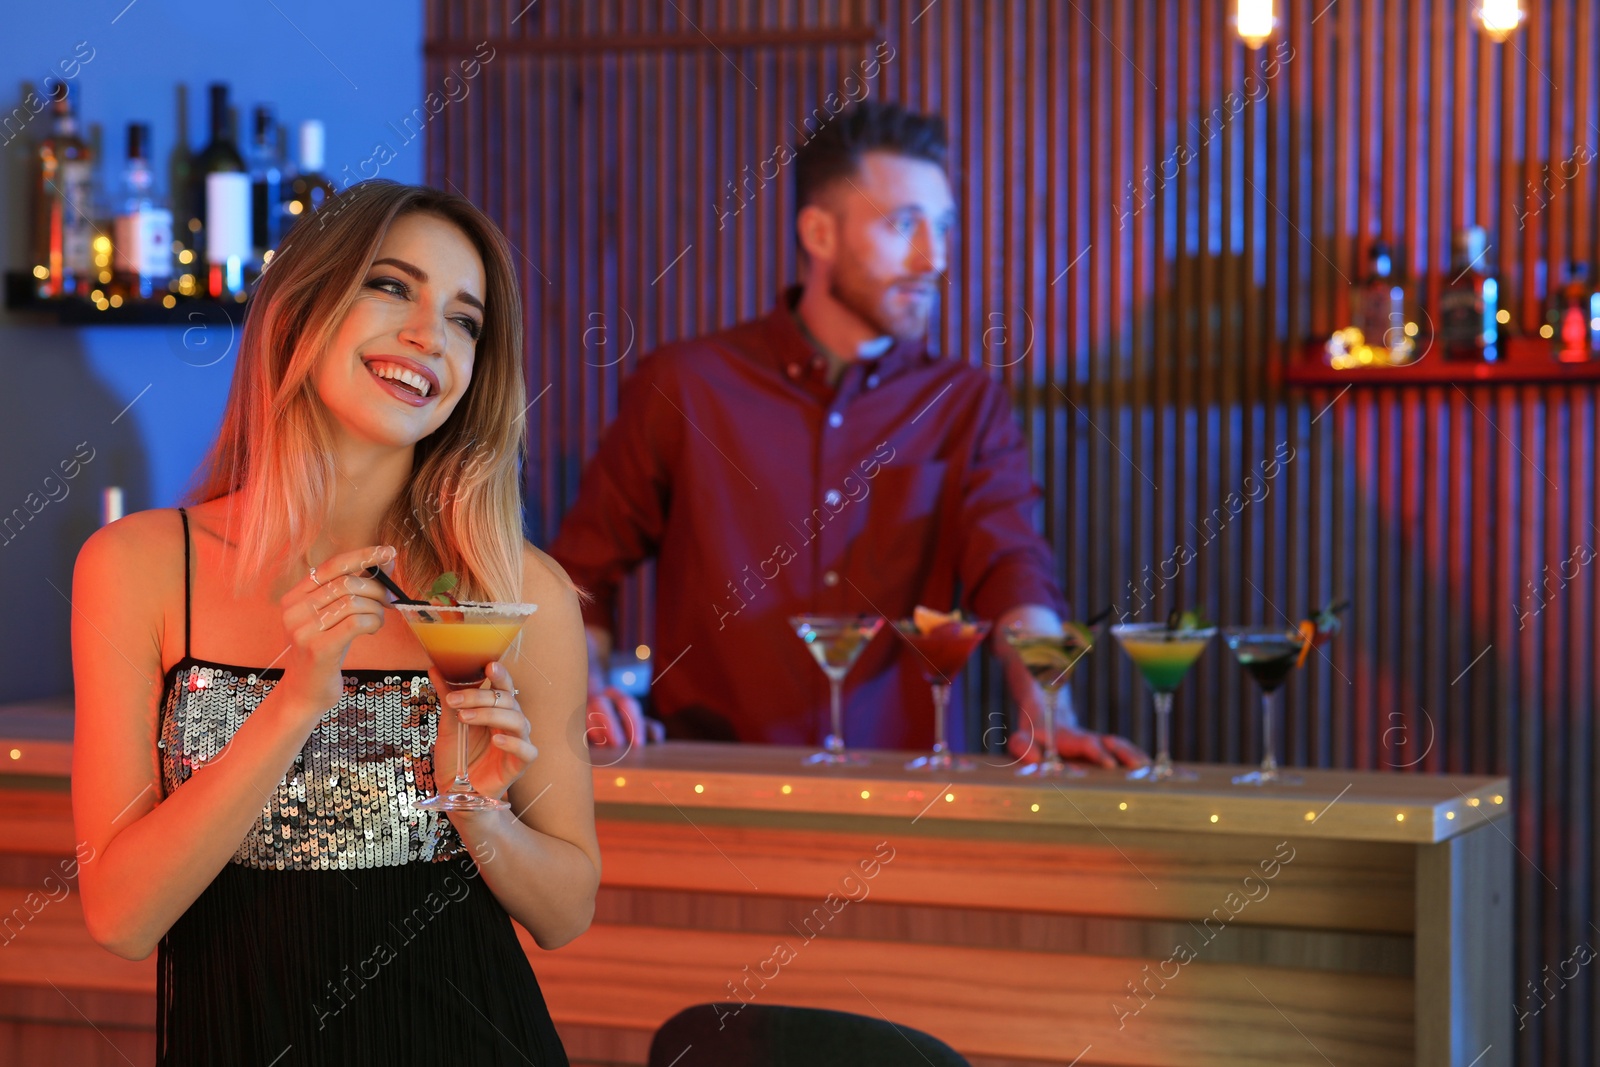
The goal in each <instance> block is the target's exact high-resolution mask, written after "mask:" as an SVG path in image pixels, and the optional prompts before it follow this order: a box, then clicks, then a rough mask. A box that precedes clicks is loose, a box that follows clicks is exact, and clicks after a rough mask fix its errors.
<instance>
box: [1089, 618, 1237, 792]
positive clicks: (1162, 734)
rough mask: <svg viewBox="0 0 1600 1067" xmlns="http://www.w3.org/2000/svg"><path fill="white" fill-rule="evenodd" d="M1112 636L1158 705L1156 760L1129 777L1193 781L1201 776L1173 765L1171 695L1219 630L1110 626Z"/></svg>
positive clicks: (1139, 624)
mask: <svg viewBox="0 0 1600 1067" xmlns="http://www.w3.org/2000/svg"><path fill="white" fill-rule="evenodd" d="M1111 633H1112V634H1113V635H1114V636H1115V637H1116V639H1117V641H1118V642H1119V643H1120V644H1121V645H1122V651H1124V652H1126V653H1127V654H1128V658H1129V659H1131V660H1133V665H1134V666H1135V667H1137V668H1139V673H1140V674H1141V675H1143V676H1144V682H1145V684H1146V685H1148V686H1149V687H1150V693H1151V695H1152V697H1153V698H1154V700H1155V706H1156V761H1155V762H1154V763H1152V764H1150V766H1148V767H1140V768H1138V769H1137V770H1133V771H1129V772H1128V777H1129V778H1131V779H1134V780H1135V781H1139V780H1143V781H1146V782H1164V781H1168V780H1172V781H1180V782H1192V781H1194V780H1195V779H1197V778H1199V777H1200V776H1199V775H1198V774H1196V773H1195V772H1194V771H1191V770H1188V769H1186V768H1182V767H1174V766H1173V765H1172V753H1171V750H1170V749H1171V736H1170V735H1171V724H1170V719H1171V717H1172V693H1173V691H1174V690H1175V689H1177V688H1178V686H1179V684H1180V683H1182V681H1183V679H1184V676H1185V675H1187V674H1188V673H1189V668H1190V667H1192V666H1194V661H1195V660H1197V659H1199V658H1200V653H1202V652H1204V651H1205V650H1206V643H1207V642H1208V641H1210V640H1211V639H1212V638H1213V637H1215V636H1216V634H1217V628H1216V627H1215V626H1208V627H1205V628H1204V629H1198V630H1186V629H1182V628H1179V629H1176V630H1169V629H1167V626H1166V624H1165V623H1160V622H1125V623H1118V624H1117V625H1115V626H1113V627H1111Z"/></svg>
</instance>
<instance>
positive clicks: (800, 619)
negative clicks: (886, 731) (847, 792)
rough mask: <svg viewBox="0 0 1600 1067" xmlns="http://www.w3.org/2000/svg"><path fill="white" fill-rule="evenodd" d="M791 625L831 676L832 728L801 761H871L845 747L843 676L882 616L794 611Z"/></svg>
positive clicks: (862, 763) (861, 763)
mask: <svg viewBox="0 0 1600 1067" xmlns="http://www.w3.org/2000/svg"><path fill="white" fill-rule="evenodd" d="M789 625H790V626H793V627H794V632H795V634H796V636H798V637H799V638H800V640H802V641H804V642H805V643H806V651H808V652H810V653H811V657H812V658H813V659H815V660H816V661H817V666H819V667H821V668H822V673H823V674H826V675H827V676H828V689H829V693H828V695H829V697H830V710H831V711H832V714H833V719H832V725H833V731H832V732H831V733H829V734H828V736H827V739H826V740H824V741H823V751H821V752H813V753H812V754H811V755H809V756H807V757H806V758H805V759H804V760H802V761H801V762H803V763H807V764H815V763H823V764H827V765H828V766H830V767H837V766H840V765H850V766H854V767H862V766H865V765H866V764H868V763H870V762H871V761H870V760H868V759H867V757H865V756H863V755H861V754H860V753H856V752H846V751H845V750H844V709H843V707H842V706H841V693H842V691H843V689H844V676H845V675H847V674H849V673H850V668H851V667H853V666H855V663H856V660H857V659H858V658H860V656H861V651H862V649H864V648H866V647H867V643H868V642H870V641H871V640H872V639H873V638H874V637H876V636H877V634H878V630H879V629H880V628H882V626H883V619H881V618H879V617H878V616H876V615H792V616H790V618H789Z"/></svg>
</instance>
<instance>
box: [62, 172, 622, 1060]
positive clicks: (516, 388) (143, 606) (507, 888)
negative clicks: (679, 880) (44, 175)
mask: <svg viewBox="0 0 1600 1067" xmlns="http://www.w3.org/2000/svg"><path fill="white" fill-rule="evenodd" d="M508 249H509V246H508V245H507V243H506V240H505V238H504V237H503V236H502V235H501V234H500V232H499V231H498V230H497V229H496V228H495V226H494V224H493V223H491V222H490V221H489V220H488V219H487V218H486V217H485V216H484V215H483V214H482V213H481V212H480V211H478V209H477V208H475V207H473V206H472V204H470V203H469V202H468V201H466V200H464V199H462V198H460V197H456V196H449V195H446V194H443V193H440V192H437V191H435V190H430V189H423V188H417V187H411V186H402V185H397V184H394V183H391V182H369V183H364V184H361V185H357V186H353V187H351V188H350V189H348V190H346V191H345V192H344V193H342V194H341V195H340V196H338V197H337V198H335V199H334V200H332V201H330V202H329V203H328V204H327V205H326V206H325V207H324V208H323V209H322V210H321V211H320V212H318V213H317V214H316V215H314V216H311V217H308V218H307V219H305V220H304V221H302V222H301V223H300V224H299V225H298V226H297V227H296V228H295V229H294V231H293V232H292V233H291V234H290V235H289V236H288V238H287V240H286V241H285V243H284V247H283V248H282V249H281V250H280V252H279V254H278V255H277V257H276V258H275V259H274V260H273V262H272V264H271V266H270V267H269V268H268V270H267V271H266V273H265V274H264V276H263V277H262V279H261V282H260V285H259V289H258V291H257V292H256V293H255V295H254V297H253V299H252V301H251V304H250V309H249V314H248V317H247V319H246V323H245V329H244V333H243V337H242V342H241V348H240V352H239V361H238V367H237V369H236V372H235V375H234V381H233V388H232V392H231V394H230V396H229V400H228V406H227V411H226V413H225V415H224V418H223V424H222V430H221V432H220V434H219V436H218V439H217V441H216V444H215V446H214V447H213V449H212V451H211V454H210V456H209V458H208V460H207V462H206V464H205V467H204V469H203V473H202V477H201V480H200V483H199V489H198V491H197V492H196V493H195V495H194V498H193V502H192V503H191V505H190V506H189V507H187V508H183V509H178V510H176V511H167V510H160V511H146V512H141V513H138V514H135V515H130V516H128V517H127V518H125V519H123V520H121V521H120V522H117V523H114V524H112V525H110V526H108V527H106V528H105V529H103V530H101V531H99V532H98V533H96V534H95V535H94V536H93V537H91V538H90V539H89V541H88V543H87V544H86V545H85V546H84V548H83V551H82V552H81V553H80V555H79V557H78V563H77V571H76V575H75V577H74V584H73V606H74V609H75V610H74V612H73V616H74V626H73V642H72V644H73V666H74V671H75V677H76V687H77V728H76V740H75V747H74V754H73V759H74V763H73V783H72V784H73V810H74V815H75V818H76V823H77V832H78V835H79V838H80V840H82V841H84V842H86V843H87V845H89V846H90V847H92V848H93V850H94V852H93V855H94V859H93V860H92V861H90V862H88V863H86V864H84V865H83V867H82V873H81V875H80V879H81V881H80V885H81V891H82V894H83V909H84V919H85V921H86V923H87V925H88V928H89V932H90V934H91V935H92V936H93V937H94V939H95V940H96V941H98V942H99V943H100V944H102V945H104V946H105V947H106V948H108V949H110V950H111V951H112V952H115V953H116V954H118V955H120V956H125V957H127V958H128V959H142V958H144V957H146V956H148V955H149V954H150V953H151V952H152V951H155V952H157V958H158V967H157V970H158V986H157V999H158V1007H157V1011H158V1015H157V1045H158V1058H159V1060H160V1062H161V1063H162V1064H172V1065H177V1064H200V1063H207V1064H211V1063H229V1064H263V1065H265V1064H272V1065H274V1067H288V1065H290V1064H310V1063H340V1064H358V1063H359V1064H383V1065H385V1067H393V1065H396V1064H403V1063H444V1062H447V1061H448V1062H455V1063H463V1064H465V1063H471V1064H474V1065H484V1064H502V1063H503V1064H513V1063H515V1064H527V1063H534V1064H538V1065H541V1067H543V1065H545V1064H565V1063H566V1062H567V1059H566V1055H565V1053H564V1052H563V1050H562V1047H561V1042H560V1040H559V1038H558V1037H557V1036H556V1033H555V1030H554V1028H553V1026H552V1025H551V1022H550V1016H549V1014H548V1012H547V1010H546V1008H545V1003H544V1000H543V997H542V996H541V994H540V991H539V986H538V984H537V982H536V981H535V979H534V975H533V971H532V969H531V968H530V967H529V964H528V961H527V957H526V955H525V953H524V951H523V949H522V947H521V945H520V944H519V942H518V938H517V935H516V932H515V928H514V927H513V925H512V923H511V921H510V920H511V919H515V920H516V921H517V922H518V923H519V924H521V925H522V926H523V927H524V928H526V929H527V931H528V932H529V933H530V934H532V936H533V940H534V941H535V942H537V943H538V944H539V945H541V946H543V947H544V948H555V947H557V946H560V945H562V944H565V943H566V942H568V941H571V940H572V939H573V938H575V937H577V936H578V935H579V934H580V933H582V932H583V931H584V930H585V929H586V928H587V926H588V924H589V921H590V919H591V917H592V915H593V911H594V899H595V891H596V888H597V886H598V883H599V877H600V854H599V847H598V845H597V843H596V840H595V830H594V811H593V797H592V791H591V786H590V778H589V767H588V765H587V764H586V763H585V762H584V761H583V759H582V757H581V754H582V753H583V752H584V750H585V749H584V744H583V739H582V714H583V705H584V694H585V678H586V663H585V650H584V635H583V626H582V621H581V618H580V613H579V604H578V595H577V592H576V590H575V589H574V587H573V586H572V583H571V582H570V581H569V580H568V579H567V576H566V574H565V573H564V572H563V571H562V570H561V568H560V567H559V566H557V565H556V564H555V563H554V562H553V561H552V560H551V559H550V558H549V557H548V556H546V555H545V554H544V553H543V552H540V551H539V550H538V549H535V548H533V547H532V546H530V545H529V544H527V542H525V541H524V540H523V538H522V533H521V530H522V526H521V508H520V501H519V492H518V471H517V463H518V459H519V456H520V454H521V452H522V443H523V438H524V431H525V405H526V403H527V401H526V398H525V396H524V388H523V375H522V362H521V360H522V314H521V301H520V296H519V292H518V287H517V282H516V277H515V273H514V270H513V268H512V263H511V258H510V255H509V252H508ZM374 564H376V565H379V566H381V567H382V568H383V569H384V570H385V571H387V572H388V573H390V574H391V575H392V576H393V577H395V578H396V579H397V580H398V582H399V584H400V585H401V587H402V588H405V589H407V590H408V591H411V592H412V593H413V594H415V593H416V592H417V591H418V590H426V589H427V588H428V587H429V586H430V585H431V584H432V583H433V581H434V580H435V579H436V578H437V577H438V576H439V575H440V574H442V573H444V572H453V573H454V574H455V575H457V576H458V579H459V582H460V585H459V586H458V589H457V595H458V596H459V597H460V598H461V599H474V600H509V601H526V602H532V603H536V604H537V605H538V610H537V611H536V612H535V613H534V614H533V615H532V616H530V617H529V621H528V622H527V624H526V626H525V627H524V628H523V631H522V633H521V634H520V636H519V638H518V643H517V644H516V645H514V646H513V648H512V651H511V652H510V653H508V654H507V656H506V657H505V659H504V660H503V661H502V662H501V663H500V664H496V665H494V666H493V667H492V668H491V669H490V671H489V684H488V687H487V688H485V689H481V690H470V691H467V692H464V693H459V694H452V695H451V696H450V697H449V698H448V700H447V703H446V706H445V707H444V708H442V709H441V707H440V705H439V702H438V700H437V699H436V697H435V688H434V686H433V685H432V683H431V679H430V672H429V665H428V659H427V656H426V653H425V652H424V651H423V649H422V647H421V646H420V645H419V644H418V643H417V641H416V639H415V638H414V637H413V636H412V634H411V633H410V631H409V630H408V628H407V627H406V625H405V624H404V621H403V620H401V619H400V618H399V617H398V616H397V614H396V613H395V612H394V611H393V609H392V608H390V607H388V603H389V599H390V598H389V597H388V595H387V594H386V593H385V591H384V589H383V587H382V586H381V585H380V584H379V583H378V582H376V581H374V580H372V579H371V578H367V577H365V576H364V575H363V573H362V572H363V571H364V570H365V569H366V568H367V567H369V566H371V565H374ZM463 722H464V723H465V724H466V725H465V727H464V728H466V729H467V730H468V731H469V746H470V761H469V771H470V777H471V780H472V782H473V784H474V785H475V786H476V787H477V789H478V790H479V791H480V792H482V793H485V794H487V795H490V796H494V797H502V798H504V799H506V800H507V801H508V803H509V805H510V806H509V808H508V809H500V810H490V811H471V812H452V813H449V814H448V815H446V814H443V813H436V812H431V811H426V810H420V809H418V808H417V807H416V804H417V802H418V801H420V800H423V799H425V798H427V797H429V796H432V795H433V794H434V792H435V771H434V768H435V767H438V766H443V767H445V768H450V767H452V766H453V765H454V764H453V752H454V747H453V745H454V740H455V736H456V735H455V731H456V729H457V727H458V724H460V723H463Z"/></svg>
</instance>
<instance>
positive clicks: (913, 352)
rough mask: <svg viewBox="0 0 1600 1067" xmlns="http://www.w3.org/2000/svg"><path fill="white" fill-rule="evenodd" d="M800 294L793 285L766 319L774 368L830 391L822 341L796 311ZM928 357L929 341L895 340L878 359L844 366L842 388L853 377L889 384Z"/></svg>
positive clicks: (858, 360)
mask: <svg viewBox="0 0 1600 1067" xmlns="http://www.w3.org/2000/svg"><path fill="white" fill-rule="evenodd" d="M800 292H801V289H800V286H798V285H793V286H790V287H789V288H787V289H785V290H783V292H781V293H780V294H779V295H778V304H777V307H775V308H773V309H772V313H771V314H770V315H768V316H767V332H768V335H769V336H770V338H771V341H772V343H771V345H770V348H769V351H770V353H771V356H772V359H773V365H774V367H775V369H776V370H777V372H778V373H779V374H781V375H783V376H784V377H785V378H788V379H790V380H791V381H804V382H807V383H808V384H815V385H820V386H822V387H823V388H827V381H828V361H827V358H826V357H825V356H823V354H822V352H821V351H820V349H821V344H820V342H817V341H816V340H815V339H814V338H812V337H811V334H810V331H809V330H807V329H806V328H805V325H804V324H803V323H802V322H801V321H800V316H799V314H798V312H797V311H796V310H795V309H796V308H797V307H798V306H799V303H800ZM926 358H929V353H928V343H927V339H926V338H921V339H918V340H915V341H895V342H893V343H892V344H890V345H889V348H888V350H887V351H885V352H884V353H883V355H881V356H879V357H878V358H876V359H857V360H854V361H852V362H851V363H850V364H849V365H848V366H846V367H845V372H844V377H843V378H841V379H840V381H839V384H840V387H841V388H842V387H843V386H844V385H845V383H846V382H848V381H850V380H851V377H852V375H860V376H862V377H867V376H871V377H873V378H875V379H876V380H877V381H886V380H888V379H889V378H890V377H893V376H894V375H896V374H899V373H900V372H901V371H902V370H904V369H905V368H906V367H908V366H912V365H913V364H914V363H915V362H920V361H921V360H922V359H926Z"/></svg>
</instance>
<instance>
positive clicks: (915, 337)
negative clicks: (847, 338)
mask: <svg viewBox="0 0 1600 1067" xmlns="http://www.w3.org/2000/svg"><path fill="white" fill-rule="evenodd" d="M888 293H889V287H888V286H881V285H877V284H875V283H874V282H873V281H872V279H870V278H868V277H867V276H866V275H865V274H864V273H862V272H861V271H860V270H858V269H857V268H856V265H855V264H854V263H853V262H850V261H846V260H843V259H841V260H839V261H838V262H836V263H835V264H834V270H833V273H832V276H831V277H830V278H829V279H828V295H829V296H831V297H833V299H835V300H837V301H838V302H839V303H840V304H842V305H844V306H845V307H847V308H849V309H850V311H852V312H853V313H854V314H855V315H856V316H857V317H858V318H860V319H861V320H862V321H863V322H865V323H866V324H867V325H869V326H871V327H872V328H873V329H874V330H877V331H878V332H879V333H880V334H887V335H889V336H890V337H893V338H894V339H895V340H896V341H920V340H922V339H923V338H924V337H926V336H927V335H928V318H929V316H930V314H931V313H932V301H929V302H928V304H926V305H923V310H921V311H918V310H915V309H914V308H907V309H906V310H905V311H904V312H901V313H899V314H895V313H894V312H891V311H890V310H889V301H888V299H887V297H888Z"/></svg>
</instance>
